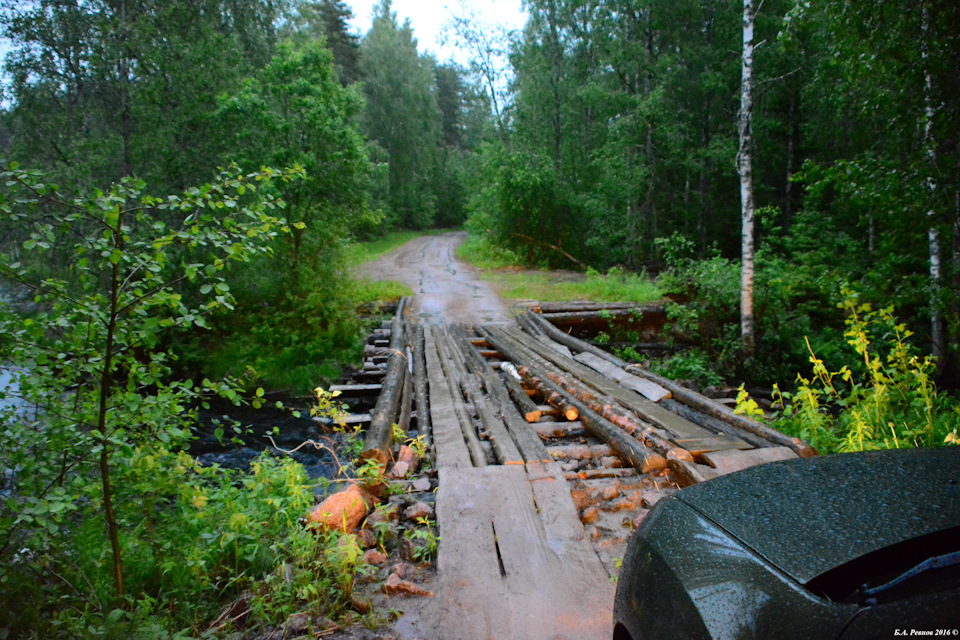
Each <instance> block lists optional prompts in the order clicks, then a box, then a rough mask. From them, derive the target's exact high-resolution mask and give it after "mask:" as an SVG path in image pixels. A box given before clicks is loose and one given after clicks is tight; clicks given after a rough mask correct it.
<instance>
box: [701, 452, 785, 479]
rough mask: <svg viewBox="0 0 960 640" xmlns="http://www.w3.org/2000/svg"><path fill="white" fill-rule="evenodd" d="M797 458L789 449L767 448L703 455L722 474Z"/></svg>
mask: <svg viewBox="0 0 960 640" xmlns="http://www.w3.org/2000/svg"><path fill="white" fill-rule="evenodd" d="M797 457H799V456H797V454H796V453H794V451H793V450H791V449H790V448H789V447H767V448H766V449H752V450H750V451H712V452H710V453H705V454H703V459H704V460H706V461H707V463H708V464H710V466H711V467H713V468H714V469H716V470H717V472H719V473H720V474H727V473H733V472H734V471H741V470H743V469H748V468H750V467H755V466H756V465H758V464H765V463H767V462H776V461H778V460H792V459H794V458H797Z"/></svg>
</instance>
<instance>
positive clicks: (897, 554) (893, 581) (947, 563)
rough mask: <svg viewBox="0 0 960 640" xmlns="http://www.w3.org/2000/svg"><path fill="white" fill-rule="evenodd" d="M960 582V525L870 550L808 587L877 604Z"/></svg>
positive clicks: (834, 597) (841, 598)
mask: <svg viewBox="0 0 960 640" xmlns="http://www.w3.org/2000/svg"><path fill="white" fill-rule="evenodd" d="M958 585H960V527H954V528H951V529H946V530H943V531H937V532H935V533H931V534H928V535H925V536H920V537H918V538H913V539H911V540H906V541H904V542H901V543H899V544H895V545H892V546H889V547H885V548H883V549H878V550H877V551H874V552H872V553H868V554H866V555H864V556H861V557H859V558H857V559H856V560H853V561H851V562H848V563H846V564H843V565H840V566H839V567H836V568H834V569H832V570H830V571H827V572H826V573H824V574H822V575H819V576H817V577H816V578H814V579H813V580H811V581H809V582H808V583H807V584H806V587H807V588H808V589H809V590H810V591H812V592H814V593H816V594H817V595H820V596H823V597H825V598H828V599H830V600H832V601H834V602H858V603H860V604H873V603H876V602H879V601H884V602H886V601H891V600H897V599H900V598H904V597H907V596H910V595H914V594H918V593H926V592H929V591H936V590H941V589H948V588H952V587H956V586H958Z"/></svg>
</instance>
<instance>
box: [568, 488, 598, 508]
mask: <svg viewBox="0 0 960 640" xmlns="http://www.w3.org/2000/svg"><path fill="white" fill-rule="evenodd" d="M570 497H571V498H573V506H575V507H576V508H577V511H581V510H583V509H586V508H587V507H589V506H590V505H592V504H593V502H594V500H593V496H592V495H590V490H589V489H573V490H572V491H570Z"/></svg>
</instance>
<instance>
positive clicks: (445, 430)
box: [424, 331, 473, 469]
mask: <svg viewBox="0 0 960 640" xmlns="http://www.w3.org/2000/svg"><path fill="white" fill-rule="evenodd" d="M424 357H425V360H426V363H427V377H428V378H429V380H430V385H429V387H430V388H429V396H430V399H429V401H430V411H431V413H432V417H431V422H432V425H431V426H432V428H433V446H434V450H435V451H436V459H437V460H436V461H437V468H438V469H443V468H444V467H470V466H473V463H472V462H471V460H470V451H469V450H468V449H467V444H466V442H464V440H463V432H462V431H461V430H460V421H459V420H458V419H457V416H456V413H455V412H454V409H453V397H452V396H451V395H450V388H449V387H448V386H447V381H446V380H445V379H444V377H443V370H442V368H441V366H440V358H439V356H438V355H437V348H436V344H435V343H434V339H433V334H431V333H430V332H429V331H427V332H426V335H425V336H424Z"/></svg>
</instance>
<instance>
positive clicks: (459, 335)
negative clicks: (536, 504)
mask: <svg viewBox="0 0 960 640" xmlns="http://www.w3.org/2000/svg"><path fill="white" fill-rule="evenodd" d="M453 341H454V342H455V343H457V346H459V347H460V350H461V352H462V353H463V354H465V358H464V359H465V361H466V363H467V369H468V370H469V371H471V372H472V373H474V374H476V375H478V376H479V377H480V380H481V381H482V383H483V387H484V389H486V391H487V394H489V398H490V399H489V402H490V404H491V406H492V408H493V410H494V412H495V414H496V415H497V416H498V417H499V419H500V420H502V421H503V426H504V427H506V430H507V433H508V434H509V436H510V438H511V439H512V440H513V443H514V444H515V445H516V447H517V449H518V450H519V452H520V455H521V456H522V458H523V460H526V461H527V462H538V461H548V462H549V461H550V455H549V454H548V453H547V450H546V448H545V447H544V446H543V443H542V442H541V441H540V438H538V437H537V436H536V435H534V434H533V433H532V432H531V430H530V429H529V428H528V427H527V425H526V418H525V417H521V415H520V412H519V411H518V410H517V407H516V405H515V404H514V403H513V402H512V401H511V400H510V395H509V393H508V391H507V387H506V386H504V381H503V380H502V379H501V377H500V376H498V375H497V373H496V372H495V370H494V368H493V367H492V366H491V365H490V363H489V362H487V361H486V360H485V359H484V358H482V357H478V356H479V351H478V350H477V349H476V348H475V346H474V345H473V343H472V341H471V340H470V339H469V338H468V337H467V335H466V334H465V333H464V332H463V331H462V329H461V328H459V327H458V328H457V329H456V330H455V331H454V334H453ZM517 386H518V387H519V383H518V384H517ZM523 396H524V398H525V399H526V400H527V402H529V398H527V397H526V395H525V394H523ZM484 402H485V401H484V400H483V398H482V397H481V404H483V403H484ZM493 429H494V430H497V429H498V427H497V426H496V425H494V426H493ZM488 432H489V429H488ZM505 453H506V454H510V453H511V452H510V450H509V448H508V449H507V450H506V452H505ZM498 455H500V454H499V453H498ZM503 459H504V458H503V457H501V460H503ZM504 464H508V463H507V462H504Z"/></svg>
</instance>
